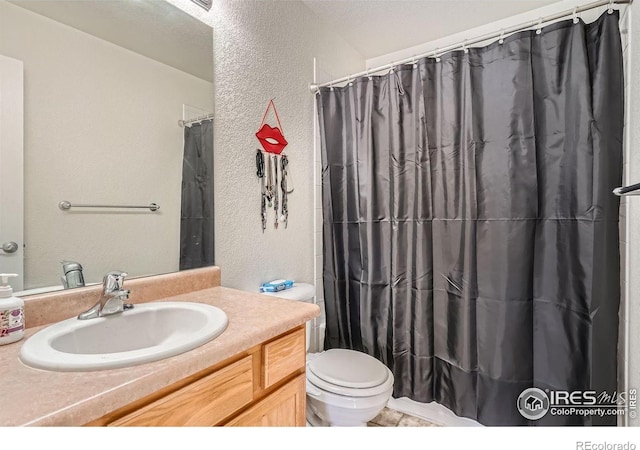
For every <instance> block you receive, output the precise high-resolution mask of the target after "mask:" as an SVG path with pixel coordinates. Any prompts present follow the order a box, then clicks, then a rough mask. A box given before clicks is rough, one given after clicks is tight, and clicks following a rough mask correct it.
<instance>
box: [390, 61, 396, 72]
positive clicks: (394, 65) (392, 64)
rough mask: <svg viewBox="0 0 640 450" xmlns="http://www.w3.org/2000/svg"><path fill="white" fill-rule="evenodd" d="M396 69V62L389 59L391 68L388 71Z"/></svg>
mask: <svg viewBox="0 0 640 450" xmlns="http://www.w3.org/2000/svg"><path fill="white" fill-rule="evenodd" d="M395 71H396V62H395V61H391V68H390V69H389V72H390V73H394V72H395Z"/></svg>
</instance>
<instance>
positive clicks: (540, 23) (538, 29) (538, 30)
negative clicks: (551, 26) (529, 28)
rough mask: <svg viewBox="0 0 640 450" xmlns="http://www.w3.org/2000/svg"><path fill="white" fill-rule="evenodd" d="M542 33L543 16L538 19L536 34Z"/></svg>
mask: <svg viewBox="0 0 640 450" xmlns="http://www.w3.org/2000/svg"><path fill="white" fill-rule="evenodd" d="M540 33H542V17H540V18H539V19H538V25H537V26H536V34H540Z"/></svg>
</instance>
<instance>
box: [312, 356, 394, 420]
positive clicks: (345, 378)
mask: <svg viewBox="0 0 640 450" xmlns="http://www.w3.org/2000/svg"><path fill="white" fill-rule="evenodd" d="M392 392H393V374H392V373H391V371H390V370H389V369H388V368H387V367H385V366H384V364H382V363H381V362H380V361H378V360H377V359H375V358H373V357H371V356H369V355H366V354H364V353H361V352H357V351H354V350H345V349H331V350H327V351H325V352H323V353H321V354H319V355H318V356H317V357H316V358H314V359H313V360H311V361H309V362H308V363H307V421H308V422H309V423H310V424H311V425H314V426H366V424H367V422H369V421H370V420H371V419H373V418H374V417H376V416H377V415H378V414H379V413H380V411H382V409H383V408H384V407H385V405H386V404H387V402H388V401H389V399H390V398H391V394H392Z"/></svg>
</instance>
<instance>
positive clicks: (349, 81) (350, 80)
mask: <svg viewBox="0 0 640 450" xmlns="http://www.w3.org/2000/svg"><path fill="white" fill-rule="evenodd" d="M347 84H348V85H349V86H353V80H352V79H351V75H347Z"/></svg>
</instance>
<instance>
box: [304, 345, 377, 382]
mask: <svg viewBox="0 0 640 450" xmlns="http://www.w3.org/2000/svg"><path fill="white" fill-rule="evenodd" d="M307 369H308V370H309V371H310V372H312V373H313V375H315V376H316V377H318V378H319V379H320V380H322V381H326V382H327V383H331V384H334V385H336V386H342V387H346V388H352V389H366V388H371V387H375V386H380V385H381V384H383V383H385V382H386V381H387V380H388V379H389V374H390V372H389V369H387V367H386V366H385V365H384V364H382V363H381V362H380V361H378V360H377V359H375V358H374V357H372V356H369V355H367V354H365V353H362V352H356V351H354V350H345V349H337V348H334V349H331V350H327V351H326V352H323V353H321V354H320V355H318V357H317V358H315V359H313V360H312V361H311V362H309V365H308V366H307Z"/></svg>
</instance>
